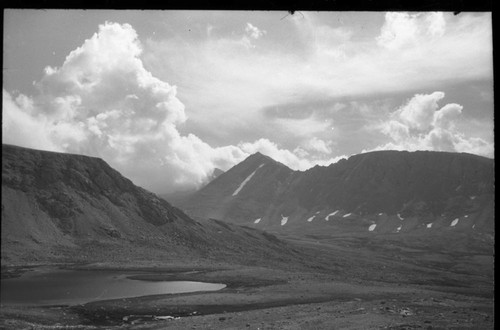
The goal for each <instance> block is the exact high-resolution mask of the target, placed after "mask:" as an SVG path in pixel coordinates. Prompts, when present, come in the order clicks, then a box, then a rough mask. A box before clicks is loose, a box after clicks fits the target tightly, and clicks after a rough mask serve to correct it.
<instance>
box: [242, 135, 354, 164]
mask: <svg viewBox="0 0 500 330" xmlns="http://www.w3.org/2000/svg"><path fill="white" fill-rule="evenodd" d="M318 141H320V140H318ZM238 146H239V147H240V148H241V150H243V151H245V152H246V153H248V154H249V155H250V154H253V153H256V152H260V153H262V154H265V155H267V156H269V157H271V158H273V159H274V160H276V161H278V162H280V163H283V164H285V165H286V166H288V167H290V168H291V169H294V170H299V171H304V170H306V169H308V168H311V167H313V166H315V165H323V166H327V165H329V164H331V163H336V162H337V161H339V160H340V159H342V158H347V157H346V156H344V155H342V156H338V157H328V158H326V159H325V158H323V159H313V158H314V155H313V154H311V153H310V152H308V151H307V150H304V149H302V148H300V147H298V148H296V149H295V150H294V151H293V152H291V151H289V150H287V149H281V148H280V147H279V146H278V145H277V144H276V143H274V142H271V141H269V140H268V139H259V140H257V141H255V142H253V143H248V142H245V143H241V144H239V145H238Z"/></svg>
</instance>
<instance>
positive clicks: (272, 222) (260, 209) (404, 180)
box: [178, 150, 494, 232]
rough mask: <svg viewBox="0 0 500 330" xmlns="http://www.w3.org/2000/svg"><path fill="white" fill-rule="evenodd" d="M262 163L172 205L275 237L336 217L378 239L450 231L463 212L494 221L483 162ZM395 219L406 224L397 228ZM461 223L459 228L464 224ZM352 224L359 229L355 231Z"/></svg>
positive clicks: (373, 156) (434, 156)
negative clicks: (298, 167) (302, 167)
mask: <svg viewBox="0 0 500 330" xmlns="http://www.w3.org/2000/svg"><path fill="white" fill-rule="evenodd" d="M264 159H266V158H263V157H262V155H252V156H249V157H248V158H247V159H245V160H244V161H243V162H241V163H239V164H237V165H236V166H234V167H233V168H231V169H230V170H228V171H227V172H226V173H224V174H223V175H221V176H219V177H218V178H217V179H216V180H214V181H213V182H212V183H210V184H208V185H207V186H205V187H204V188H203V189H202V190H200V191H199V192H197V193H195V194H193V195H192V196H191V198H190V199H188V200H187V201H181V202H180V203H179V204H178V205H179V206H180V207H181V208H183V209H185V210H186V212H187V213H188V214H191V215H192V216H195V217H196V216H198V217H202V216H203V215H208V216H210V217H214V218H218V219H221V220H226V221H229V222H232V223H239V224H246V225H255V227H257V228H259V227H261V228H270V227H272V228H274V229H276V230H278V229H283V227H284V226H286V224H288V225H289V226H288V227H291V225H292V224H293V223H294V222H295V223H298V222H301V223H302V225H301V226H298V228H302V227H303V225H304V223H306V222H309V223H310V222H313V220H314V219H316V222H318V221H319V218H322V219H323V224H324V225H325V227H326V224H325V221H327V222H328V221H329V220H331V219H334V218H337V219H339V218H340V219H339V220H341V221H337V222H336V223H337V225H340V223H341V222H342V220H343V219H344V216H345V218H353V219H354V218H356V219H357V222H356V221H355V222H351V223H345V224H344V225H345V226H343V228H344V229H346V230H347V229H349V230H351V229H352V230H364V231H367V230H369V227H370V226H371V225H373V224H375V225H376V226H375V227H378V228H377V229H376V230H375V231H380V230H382V231H384V232H394V231H396V232H399V231H402V230H403V229H404V230H410V229H418V228H423V227H425V228H427V227H426V226H427V225H429V224H430V223H434V222H435V224H434V226H435V228H436V227H439V226H444V227H446V226H447V225H446V222H448V225H451V222H452V221H453V220H455V219H456V217H458V218H460V217H462V220H464V219H466V218H469V216H470V217H472V215H470V214H468V213H481V212H483V211H484V212H483V213H487V215H485V216H484V217H486V218H492V217H493V210H492V208H493V204H494V198H493V195H494V184H493V178H494V160H493V159H489V158H486V157H482V156H477V155H473V154H468V153H450V152H435V151H415V152H408V151H392V150H384V151H373V152H369V153H363V154H359V155H353V156H351V157H349V158H348V159H342V160H340V161H338V162H337V163H334V164H330V165H329V166H315V167H313V168H311V169H309V170H306V171H293V170H291V169H289V168H288V167H286V166H285V165H282V164H281V165H282V166H278V165H276V164H279V163H277V162H275V163H273V162H270V161H268V162H267V163H264ZM261 163H264V165H262V164H261ZM266 164H267V165H266ZM258 166H263V167H262V168H258ZM266 166H267V170H266V171H264V170H263V169H266ZM278 168H280V169H279V170H278ZM252 173H254V175H253V176H252V177H250V178H249V176H250V175H251V174H252ZM277 173H279V175H276V174H277ZM247 179H248V181H247V182H244V184H243V181H244V180H247ZM238 185H243V187H241V189H240V190H239V191H238V193H237V194H236V195H233V194H234V193H233V194H232V193H231V191H235V190H234V189H235V187H237V186H238ZM482 208H483V209H484V210H483V211H482ZM335 212H337V213H335ZM334 213H335V214H334ZM484 217H480V218H484ZM285 218H286V220H285ZM382 218H384V219H382ZM401 218H403V219H404V218H407V219H409V220H411V221H407V222H406V225H405V226H402V228H400V229H398V228H399V223H398V221H399V222H401V220H400V219H401ZM306 220H308V221H306ZM459 220H460V219H459ZM469 220H470V218H469ZM477 220H478V222H479V223H478V227H482V226H483V222H485V223H486V222H487V223H488V225H487V226H486V228H485V229H486V230H487V231H489V230H491V229H492V228H493V227H494V222H493V220H492V219H489V220H487V221H486V220H481V221H479V218H478V219H477ZM474 221H476V220H474ZM283 222H284V223H283ZM411 222H413V224H412V225H409V224H410V223H411ZM459 222H461V223H460V226H458V227H461V226H462V223H463V222H464V221H459ZM355 223H358V224H362V225H360V226H359V228H358V229H355V227H356V226H354V224H355ZM438 223H441V225H438ZM469 223H470V224H471V226H473V225H474V224H475V222H473V221H469ZM389 224H390V225H389ZM329 226H330V227H331V226H332V225H329ZM431 226H432V225H431ZM453 226H456V224H455V225H453ZM288 227H286V228H288ZM341 227H342V226H341ZM375 227H373V228H375ZM474 228H476V227H474ZM335 229H336V230H337V229H339V228H338V226H337V227H336V228H335ZM478 229H479V228H478ZM404 230H403V231H404Z"/></svg>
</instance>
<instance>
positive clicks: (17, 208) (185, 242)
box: [1, 145, 290, 265]
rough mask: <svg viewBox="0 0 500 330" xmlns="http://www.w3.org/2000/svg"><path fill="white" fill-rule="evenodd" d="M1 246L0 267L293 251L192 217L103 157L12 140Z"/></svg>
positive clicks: (6, 156) (5, 166)
mask: <svg viewBox="0 0 500 330" xmlns="http://www.w3.org/2000/svg"><path fill="white" fill-rule="evenodd" d="M1 244H2V245H1V249H2V250H1V251H2V265H4V264H18V263H23V262H32V261H44V260H52V261H57V260H61V261H64V260H72V261H85V260H90V261H91V260H101V259H102V260H108V261H109V260H113V258H121V259H123V258H132V257H133V256H134V255H141V256H143V255H147V256H152V255H153V254H154V255H157V256H159V257H161V258H164V259H165V260H168V259H173V260H178V259H180V258H188V257H189V258H192V259H193V258H194V259H196V258H213V259H216V260H224V258H229V259H231V260H233V259H235V258H236V259H237V260H242V261H248V262H250V261H251V260H252V259H260V258H262V257H264V260H268V259H269V258H270V259H273V258H278V259H279V258H281V257H282V255H286V256H287V258H288V256H289V255H290V253H289V250H288V246H287V245H286V244H285V243H283V242H281V241H279V240H277V239H276V238H275V237H274V236H272V235H269V234H265V233H262V232H260V231H257V230H255V229H251V228H241V227H239V226H232V225H228V224H226V223H221V222H217V221H206V222H204V223H203V224H200V223H198V222H196V221H194V220H192V219H191V218H190V217H188V216H187V215H186V214H185V213H184V212H182V211H181V210H180V209H178V208H176V207H173V206H172V205H171V204H169V203H168V202H167V201H165V200H163V199H161V198H158V197H157V196H156V195H155V194H153V193H151V192H148V191H146V190H144V189H142V188H140V187H137V186H135V185H134V184H133V183H132V182H131V181H130V180H128V179H127V178H125V177H123V176H122V175H121V174H120V173H118V172H117V171H115V170H114V169H112V168H111V167H110V166H109V165H108V164H106V162H104V161H103V160H101V159H99V158H92V157H86V156H80V155H70V154H61V153H55V152H46V151H39V150H32V149H26V148H21V147H15V146H10V145H3V146H2V243H1ZM242 251H245V254H243V252H242Z"/></svg>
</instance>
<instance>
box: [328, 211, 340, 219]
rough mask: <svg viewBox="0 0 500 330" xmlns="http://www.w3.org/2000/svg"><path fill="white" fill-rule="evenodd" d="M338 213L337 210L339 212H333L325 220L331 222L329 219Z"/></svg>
mask: <svg viewBox="0 0 500 330" xmlns="http://www.w3.org/2000/svg"><path fill="white" fill-rule="evenodd" d="M338 212H339V210H337V211H335V212H332V213H330V214H328V215H327V216H326V218H325V220H326V221H328V220H329V218H330V217H331V216H334V215H335V214H337V213H338Z"/></svg>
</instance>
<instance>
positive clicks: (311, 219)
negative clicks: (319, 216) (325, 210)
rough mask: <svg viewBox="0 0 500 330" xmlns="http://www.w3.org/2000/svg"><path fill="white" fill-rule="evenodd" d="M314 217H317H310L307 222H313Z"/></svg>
mask: <svg viewBox="0 0 500 330" xmlns="http://www.w3.org/2000/svg"><path fill="white" fill-rule="evenodd" d="M314 217H315V215H313V216H312V217H310V218H309V219H307V222H311V221H313V219H314Z"/></svg>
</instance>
